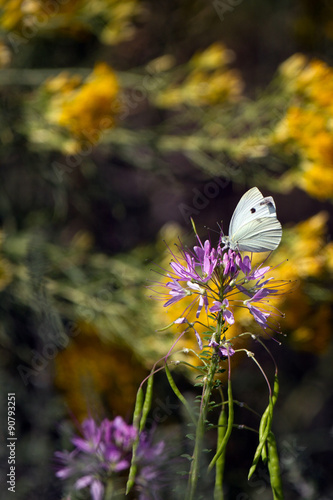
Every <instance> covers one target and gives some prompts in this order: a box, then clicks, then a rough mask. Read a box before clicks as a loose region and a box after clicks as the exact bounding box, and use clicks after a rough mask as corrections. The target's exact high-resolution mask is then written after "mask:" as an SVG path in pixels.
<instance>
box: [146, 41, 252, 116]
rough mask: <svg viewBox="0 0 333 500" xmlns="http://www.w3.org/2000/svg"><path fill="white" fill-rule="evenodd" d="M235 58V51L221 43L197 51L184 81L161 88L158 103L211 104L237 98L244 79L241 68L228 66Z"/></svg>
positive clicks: (187, 67)
mask: <svg viewBox="0 0 333 500" xmlns="http://www.w3.org/2000/svg"><path fill="white" fill-rule="evenodd" d="M232 60H233V53H232V52H231V51H230V50H228V49H226V48H225V46H224V45H223V44H221V43H214V44H213V45H211V46H210V47H208V48H207V49H206V50H204V51H202V52H199V53H197V54H195V55H194V56H193V57H192V58H191V59H190V61H189V62H188V63H187V64H186V66H185V72H186V76H185V78H184V79H183V81H182V82H181V83H179V84H175V83H172V84H171V85H169V86H168V87H167V88H165V89H164V90H163V91H161V92H160V93H159V95H158V97H157V99H156V103H157V105H158V106H161V107H165V108H169V107H177V106H180V105H181V104H187V105H190V106H209V105H215V104H220V103H223V102H226V101H236V100H238V99H239V98H240V96H241V93H242V90H243V82H242V80H241V77H240V75H239V73H238V71H236V70H233V69H229V68H228V65H229V63H230V62H231V61H232Z"/></svg>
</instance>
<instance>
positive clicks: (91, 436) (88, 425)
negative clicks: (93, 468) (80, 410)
mask: <svg viewBox="0 0 333 500" xmlns="http://www.w3.org/2000/svg"><path fill="white" fill-rule="evenodd" d="M81 429H82V434H83V435H84V437H85V439H82V438H80V437H77V436H75V437H74V438H73V439H72V443H73V444H74V445H75V446H76V448H77V449H78V450H80V451H84V452H86V453H94V452H95V451H96V450H97V448H98V446H99V442H100V439H101V435H102V430H101V429H100V428H98V427H97V425H96V423H95V420H94V419H93V418H87V419H86V420H85V421H84V422H83V423H82V426H81Z"/></svg>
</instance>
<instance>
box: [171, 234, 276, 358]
mask: <svg viewBox="0 0 333 500" xmlns="http://www.w3.org/2000/svg"><path fill="white" fill-rule="evenodd" d="M197 239H198V242H199V245H198V246H195V247H194V248H193V251H191V250H188V249H185V248H184V247H183V246H181V245H177V249H178V252H177V253H178V255H179V256H176V255H175V254H174V253H172V252H171V251H170V253H171V255H172V260H171V262H170V267H171V269H172V270H171V271H169V272H167V273H166V275H165V276H166V278H167V282H166V283H165V285H164V286H165V288H166V292H167V293H166V294H164V297H165V299H166V302H165V304H164V306H165V307H167V306H170V305H172V304H174V303H176V302H178V301H180V300H182V299H183V298H184V297H191V298H192V301H191V303H190V305H189V306H188V307H187V308H186V309H185V311H184V313H183V315H182V317H181V318H179V319H178V320H177V321H176V323H182V322H186V317H187V314H188V312H189V310H190V309H192V308H193V307H196V318H199V316H200V314H201V312H202V310H203V309H205V312H206V314H209V313H210V314H213V315H214V316H215V317H216V318H217V317H218V315H219V316H220V318H221V317H222V319H223V322H224V324H225V325H226V326H227V325H232V324H233V323H234V322H235V318H234V314H233V308H234V307H245V308H247V309H248V311H249V313H250V314H251V315H252V317H253V318H254V320H255V321H256V322H257V324H258V325H259V326H260V327H261V328H263V329H264V330H266V329H267V328H268V329H271V330H273V331H274V330H276V331H277V330H278V328H277V325H276V324H275V323H274V316H276V315H280V316H281V314H280V313H278V312H277V311H276V310H274V308H273V307H272V306H270V304H269V299H270V298H271V297H273V296H277V295H279V293H280V290H279V289H280V287H281V284H282V282H278V281H276V280H274V279H273V278H266V275H267V273H268V272H269V271H270V269H271V267H269V266H266V267H263V265H262V264H261V265H259V266H256V267H255V268H252V263H251V259H250V257H249V256H248V255H245V256H243V257H242V256H241V254H240V253H239V251H237V250H232V249H231V248H227V247H226V246H225V245H224V244H223V239H222V238H220V241H219V242H218V245H217V247H216V248H213V247H212V245H211V242H210V241H209V240H206V241H205V242H204V243H202V242H201V240H200V238H199V237H198V236H197ZM272 320H273V321H272ZM188 324H189V325H190V326H191V327H193V324H191V323H189V322H188ZM195 333H196V336H197V338H198V334H197V332H195ZM198 343H199V347H200V348H201V343H200V341H199V339H198ZM210 346H213V347H214V345H213V344H212V343H211V344H210ZM230 352H232V351H231V350H230Z"/></svg>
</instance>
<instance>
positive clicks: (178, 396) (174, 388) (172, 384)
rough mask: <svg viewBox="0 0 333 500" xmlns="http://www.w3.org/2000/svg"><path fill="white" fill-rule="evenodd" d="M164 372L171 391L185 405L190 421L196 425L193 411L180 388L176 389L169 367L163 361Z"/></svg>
mask: <svg viewBox="0 0 333 500" xmlns="http://www.w3.org/2000/svg"><path fill="white" fill-rule="evenodd" d="M165 373H166V376H167V378H168V381H169V384H170V387H171V389H172V390H173V392H174V393H175V394H176V396H177V398H178V399H179V400H180V401H181V402H182V403H183V405H184V406H185V408H186V409H187V411H188V413H189V415H190V417H191V420H192V422H193V423H194V425H197V422H196V420H195V418H194V416H193V412H192V408H191V406H190V405H189V403H188V402H187V401H186V399H185V398H184V396H183V395H182V393H181V392H180V390H179V389H178V387H177V386H176V383H175V381H174V379H173V377H172V375H171V372H170V370H169V367H168V365H167V364H166V363H165Z"/></svg>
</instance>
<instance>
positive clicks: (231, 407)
mask: <svg viewBox="0 0 333 500" xmlns="http://www.w3.org/2000/svg"><path fill="white" fill-rule="evenodd" d="M228 410H229V411H228V425H227V430H226V433H225V435H224V437H223V439H222V443H221V444H220V446H219V448H218V449H217V452H216V453H215V455H214V457H213V459H212V461H211V462H210V464H209V467H208V470H211V469H212V468H213V467H214V465H215V464H216V462H217V460H218V459H219V458H220V456H221V455H222V453H224V452H225V448H226V446H227V444H228V441H229V438H230V435H231V431H232V426H233V424H234V400H233V396H232V390H231V381H230V379H229V380H228Z"/></svg>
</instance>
